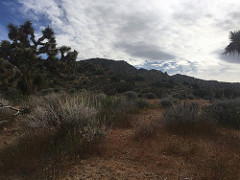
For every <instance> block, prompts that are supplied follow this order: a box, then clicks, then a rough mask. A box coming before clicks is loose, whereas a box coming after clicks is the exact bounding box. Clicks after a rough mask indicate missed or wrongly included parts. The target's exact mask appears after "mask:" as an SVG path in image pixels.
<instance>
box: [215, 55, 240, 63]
mask: <svg viewBox="0 0 240 180" xmlns="http://www.w3.org/2000/svg"><path fill="white" fill-rule="evenodd" d="M218 56H219V58H220V59H221V60H223V61H225V62H228V63H234V64H240V56H239V55H232V54H220V55H218Z"/></svg>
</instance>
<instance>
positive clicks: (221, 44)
mask: <svg viewBox="0 0 240 180" xmlns="http://www.w3.org/2000/svg"><path fill="white" fill-rule="evenodd" d="M26 20H30V21H32V23H33V26H34V28H35V32H36V35H37V37H39V36H40V34H41V30H42V29H44V27H46V26H48V25H49V26H50V27H51V28H52V29H53V30H54V32H55V36H56V40H57V43H58V46H61V45H68V46H71V47H72V48H73V49H75V50H77V51H78V52H79V55H78V60H83V59H88V58H94V57H99V58H108V59H115V60H125V61H127V62H128V63H130V64H131V65H134V66H135V67H138V68H145V69H158V70H161V71H163V72H167V73H168V74H170V75H174V74H184V75H189V76H193V77H196V78H201V79H206V80H218V81H227V82H240V57H238V56H232V55H223V52H224V48H225V47H226V46H227V45H228V44H229V33H230V31H236V30H240V1H239V0H211V1H209V0H167V1H166V0H99V1H98V0H0V41H1V40H3V39H7V38H8V37H7V31H8V30H7V24H8V23H10V22H12V23H13V24H16V25H21V24H23V23H24V22H25V21H26Z"/></svg>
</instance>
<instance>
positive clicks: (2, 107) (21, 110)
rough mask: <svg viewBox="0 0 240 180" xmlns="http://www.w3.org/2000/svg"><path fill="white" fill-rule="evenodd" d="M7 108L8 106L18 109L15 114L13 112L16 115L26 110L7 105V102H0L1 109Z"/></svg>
mask: <svg viewBox="0 0 240 180" xmlns="http://www.w3.org/2000/svg"><path fill="white" fill-rule="evenodd" d="M5 108H8V109H11V110H14V111H17V112H16V113H15V114H13V115H14V116H16V115H18V114H19V113H21V112H23V111H24V109H19V108H15V107H13V106H9V105H5V104H3V103H2V102H0V110H1V109H5Z"/></svg>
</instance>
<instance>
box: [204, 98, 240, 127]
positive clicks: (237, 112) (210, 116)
mask: <svg viewBox="0 0 240 180" xmlns="http://www.w3.org/2000/svg"><path fill="white" fill-rule="evenodd" d="M203 117H204V118H205V119H206V120H208V121H211V122H216V123H218V124H219V125H222V126H228V127H233V128H236V129H239V128H240V99H234V100H225V101H219V102H216V103H214V104H212V105H209V106H206V107H204V108H203Z"/></svg>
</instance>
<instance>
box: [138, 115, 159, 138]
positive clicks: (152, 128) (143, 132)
mask: <svg viewBox="0 0 240 180" xmlns="http://www.w3.org/2000/svg"><path fill="white" fill-rule="evenodd" d="M158 125H159V124H158V123H157V122H156V121H153V120H152V118H151V117H149V118H146V117H145V116H143V117H141V118H139V119H138V121H137V122H135V123H134V125H133V126H134V131H135V138H136V139H149V138H151V137H153V136H154V135H155V134H156V131H157V129H158Z"/></svg>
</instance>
